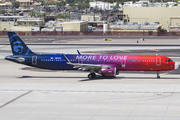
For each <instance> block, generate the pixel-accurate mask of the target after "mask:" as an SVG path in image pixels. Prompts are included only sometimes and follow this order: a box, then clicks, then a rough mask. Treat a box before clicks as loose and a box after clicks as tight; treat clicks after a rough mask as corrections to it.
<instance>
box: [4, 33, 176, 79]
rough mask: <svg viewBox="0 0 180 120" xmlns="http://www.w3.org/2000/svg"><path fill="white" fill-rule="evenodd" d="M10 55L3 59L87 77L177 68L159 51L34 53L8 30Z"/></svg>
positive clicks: (113, 75)
mask: <svg viewBox="0 0 180 120" xmlns="http://www.w3.org/2000/svg"><path fill="white" fill-rule="evenodd" d="M8 36H9V40H10V44H11V49H12V53H13V55H12V56H6V57H5V59H6V60H10V61H13V62H16V63H20V64H24V65H28V66H33V67H37V68H43V69H51V70H81V71H90V74H88V78H89V79H92V78H94V77H95V76H96V73H97V74H101V75H102V76H105V77H115V76H116V75H118V74H119V72H120V71H156V72H157V78H160V76H159V71H168V70H174V69H177V68H178V67H179V66H178V64H177V63H175V62H174V61H172V60H171V59H170V58H168V57H166V56H160V55H105V54H98V55H97V54H81V53H80V52H79V51H78V54H63V53H60V54H36V53H33V52H32V51H31V50H30V49H29V48H28V47H27V46H26V44H25V43H24V42H23V41H22V40H21V38H20V37H19V36H18V35H17V34H16V33H15V32H12V31H9V32H8Z"/></svg>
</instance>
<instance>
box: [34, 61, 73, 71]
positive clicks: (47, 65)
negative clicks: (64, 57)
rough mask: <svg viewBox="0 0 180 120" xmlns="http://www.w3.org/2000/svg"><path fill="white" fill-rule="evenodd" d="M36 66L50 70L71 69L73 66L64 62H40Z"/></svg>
mask: <svg viewBox="0 0 180 120" xmlns="http://www.w3.org/2000/svg"><path fill="white" fill-rule="evenodd" d="M37 67H40V68H45V69H51V70H73V66H72V65H68V64H66V63H65V62H49V63H48V62H40V63H39V64H38V65H37Z"/></svg>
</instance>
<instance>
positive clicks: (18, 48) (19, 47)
mask: <svg viewBox="0 0 180 120" xmlns="http://www.w3.org/2000/svg"><path fill="white" fill-rule="evenodd" d="M23 49H24V47H23V45H22V42H20V41H14V42H13V50H14V52H16V53H17V54H22V53H23Z"/></svg>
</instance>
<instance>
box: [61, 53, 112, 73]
mask: <svg viewBox="0 0 180 120" xmlns="http://www.w3.org/2000/svg"><path fill="white" fill-rule="evenodd" d="M62 55H63V57H64V59H65V60H66V63H67V64H69V65H73V66H74V68H82V70H89V69H98V70H100V69H102V68H103V67H111V66H108V65H98V64H83V63H72V62H70V61H69V59H68V58H67V57H66V56H65V55H64V54H62Z"/></svg>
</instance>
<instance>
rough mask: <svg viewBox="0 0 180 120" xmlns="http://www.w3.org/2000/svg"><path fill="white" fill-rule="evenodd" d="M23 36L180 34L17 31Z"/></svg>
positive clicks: (177, 33)
mask: <svg viewBox="0 0 180 120" xmlns="http://www.w3.org/2000/svg"><path fill="white" fill-rule="evenodd" d="M16 33H17V34H18V35H21V36H180V32H117V31H113V32H103V31H91V32H79V31H63V32H59V31H38V32H34V31H30V32H28V31H24V32H20V31H16ZM0 35H7V32H6V31H0Z"/></svg>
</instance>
